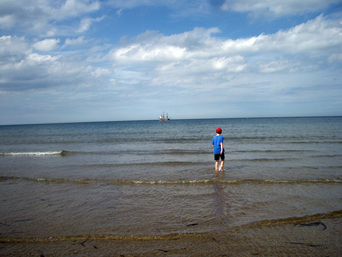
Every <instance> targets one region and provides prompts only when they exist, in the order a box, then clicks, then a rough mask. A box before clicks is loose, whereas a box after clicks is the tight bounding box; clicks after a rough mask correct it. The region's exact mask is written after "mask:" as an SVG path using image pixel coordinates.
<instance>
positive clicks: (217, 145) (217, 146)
mask: <svg viewBox="0 0 342 257" xmlns="http://www.w3.org/2000/svg"><path fill="white" fill-rule="evenodd" d="M223 139H224V138H223V136H214V137H213V141H212V144H213V145H214V154H220V153H221V143H223ZM223 153H224V148H223Z"/></svg>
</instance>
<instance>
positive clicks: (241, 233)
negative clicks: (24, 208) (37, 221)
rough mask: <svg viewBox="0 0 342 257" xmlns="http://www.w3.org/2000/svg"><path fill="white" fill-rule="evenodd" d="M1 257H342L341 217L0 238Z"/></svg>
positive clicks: (339, 215)
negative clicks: (192, 230)
mask: <svg viewBox="0 0 342 257" xmlns="http://www.w3.org/2000/svg"><path fill="white" fill-rule="evenodd" d="M315 218H317V219H315ZM0 255H1V256H341V255H342V215H341V214H340V213H338V215H334V217H328V218H325V217H304V218H298V220H295V221H293V220H291V221H286V220H283V221H281V222H279V221H277V222H273V223H272V222H267V223H263V222H259V223H255V224H249V225H245V226H242V227H237V228H232V229H229V230H227V231H223V232H222V231H221V232H219V233H218V232H217V233H216V232H213V233H205V234H179V235H177V234H175V235H168V236H135V237H131V236H127V237H119V236H113V235H104V236H91V237H89V236H87V237H85V236H74V237H59V238H45V239H43V238H35V239H13V238H12V239H11V238H0Z"/></svg>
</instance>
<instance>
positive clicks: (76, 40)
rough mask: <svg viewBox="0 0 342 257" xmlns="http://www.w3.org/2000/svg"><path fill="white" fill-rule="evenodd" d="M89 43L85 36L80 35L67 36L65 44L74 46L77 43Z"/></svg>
mask: <svg viewBox="0 0 342 257" xmlns="http://www.w3.org/2000/svg"><path fill="white" fill-rule="evenodd" d="M85 43H87V41H86V40H84V36H81V37H78V38H72V39H70V38H67V39H65V46H66V45H72V46H75V45H83V44H85Z"/></svg>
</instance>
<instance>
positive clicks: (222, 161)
mask: <svg viewBox="0 0 342 257" xmlns="http://www.w3.org/2000/svg"><path fill="white" fill-rule="evenodd" d="M223 166H224V160H221V167H220V170H223Z"/></svg>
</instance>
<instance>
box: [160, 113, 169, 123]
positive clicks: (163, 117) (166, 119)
mask: <svg viewBox="0 0 342 257" xmlns="http://www.w3.org/2000/svg"><path fill="white" fill-rule="evenodd" d="M159 120H160V121H169V120H170V119H169V116H168V114H167V113H166V117H165V115H164V112H163V113H162V114H161V115H160V116H159Z"/></svg>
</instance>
